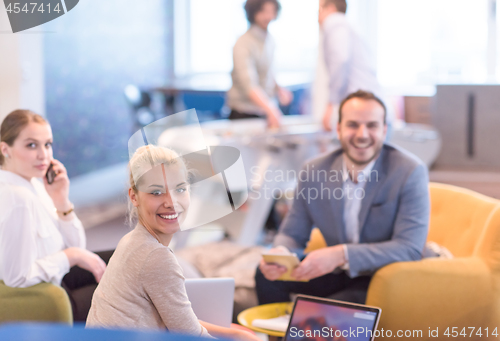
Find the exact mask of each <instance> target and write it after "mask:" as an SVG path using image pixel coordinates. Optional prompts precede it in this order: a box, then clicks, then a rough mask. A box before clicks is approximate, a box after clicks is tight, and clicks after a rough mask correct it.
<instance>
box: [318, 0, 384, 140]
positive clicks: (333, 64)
mask: <svg viewBox="0 0 500 341" xmlns="http://www.w3.org/2000/svg"><path fill="white" fill-rule="evenodd" d="M346 10H347V4H346V1H345V0H320V1H319V15H318V21H319V24H320V26H321V30H322V32H323V54H324V59H325V64H326V69H327V72H328V80H329V82H328V83H329V92H328V104H327V107H326V109H325V112H324V114H323V126H324V128H325V129H326V130H328V131H331V130H332V129H333V128H332V124H333V122H334V121H335V117H334V113H336V112H337V111H338V106H339V104H340V102H341V100H342V99H343V98H345V97H346V96H347V95H348V94H350V93H353V92H356V91H358V90H365V91H369V92H372V93H374V94H375V95H376V96H377V97H380V98H383V96H382V94H381V87H380V85H379V83H378V81H377V77H376V72H375V67H374V66H372V64H373V62H374V61H373V58H372V56H370V55H369V53H368V48H367V46H366V44H365V43H364V42H363V41H362V40H361V38H360V37H359V36H358V34H357V33H356V32H355V31H354V29H353V27H352V26H351V24H350V23H349V22H348V20H347V18H346V16H345V12H346ZM335 116H336V115H335ZM389 121H390V118H389Z"/></svg>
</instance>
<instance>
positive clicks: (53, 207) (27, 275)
mask: <svg viewBox="0 0 500 341" xmlns="http://www.w3.org/2000/svg"><path fill="white" fill-rule="evenodd" d="M51 165H52V166H51ZM0 166H1V169H0V280H1V281H3V282H4V283H5V285H7V286H10V287H17V288H26V287H29V286H32V285H35V284H38V283H41V282H50V283H53V284H55V285H61V286H62V287H63V288H64V289H66V291H67V292H68V295H69V297H70V301H71V305H72V308H73V318H74V320H75V321H85V319H86V317H87V313H88V309H89V308H90V301H91V298H92V293H93V290H94V289H95V286H96V285H97V282H99V280H100V279H101V277H102V275H103V273H104V270H105V269H106V264H105V262H104V261H103V260H102V259H101V258H100V257H99V256H98V255H96V254H95V253H92V252H90V251H87V250H86V249H85V232H84V230H83V226H82V224H81V222H80V220H78V218H77V217H76V215H75V213H74V211H73V209H74V207H73V204H72V203H71V202H70V201H69V198H68V195H69V179H68V175H67V173H66V168H64V166H63V164H62V163H61V162H59V161H57V160H55V159H53V157H52V130H51V128H50V125H49V124H48V122H47V121H46V120H45V119H44V118H43V117H42V116H40V115H37V114H35V113H33V112H32V111H29V110H15V111H13V112H11V113H10V114H9V115H7V117H6V118H5V119H4V121H3V122H2V125H1V127H0ZM49 167H51V168H52V170H53V172H50V171H49V172H50V173H52V174H51V175H52V176H53V179H51V176H47V173H48V170H49ZM48 178H50V180H51V181H50V184H49V181H48ZM40 179H41V181H40ZM52 180H53V181H52ZM109 256H110V255H105V256H104V257H107V258H109ZM73 266H75V267H74V268H72V267H73ZM70 269H71V271H70ZM68 272H69V273H68ZM66 274H67V275H66Z"/></svg>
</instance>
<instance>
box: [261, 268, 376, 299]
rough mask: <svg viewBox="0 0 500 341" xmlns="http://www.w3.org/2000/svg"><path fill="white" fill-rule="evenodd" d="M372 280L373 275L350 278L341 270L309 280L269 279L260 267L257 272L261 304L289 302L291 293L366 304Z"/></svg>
mask: <svg viewBox="0 0 500 341" xmlns="http://www.w3.org/2000/svg"><path fill="white" fill-rule="evenodd" d="M370 280H371V276H360V277H356V278H350V277H349V276H347V274H346V273H345V272H341V273H338V274H333V273H330V274H326V275H324V276H322V277H318V278H315V279H312V280H310V281H309V282H286V281H269V280H267V279H266V278H265V277H264V275H263V274H262V272H261V271H260V270H259V269H258V268H257V272H256V273H255V285H256V290H257V298H258V300H259V304H267V303H276V302H289V301H290V294H291V293H295V294H304V295H311V296H319V297H328V298H333V299H336V300H340V301H346V302H352V303H360V304H364V303H365V301H366V293H367V291H368V285H369V284H370Z"/></svg>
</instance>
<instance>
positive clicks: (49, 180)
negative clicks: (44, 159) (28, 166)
mask: <svg viewBox="0 0 500 341" xmlns="http://www.w3.org/2000/svg"><path fill="white" fill-rule="evenodd" d="M56 175H57V174H56V172H55V171H54V164H53V163H51V164H50V166H49V169H47V174H45V177H46V178H47V183H48V184H49V185H52V183H53V182H54V178H55V177H56Z"/></svg>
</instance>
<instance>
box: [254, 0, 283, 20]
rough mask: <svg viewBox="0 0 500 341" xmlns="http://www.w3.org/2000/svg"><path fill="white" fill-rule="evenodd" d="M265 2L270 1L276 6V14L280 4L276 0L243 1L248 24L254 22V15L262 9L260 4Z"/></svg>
mask: <svg viewBox="0 0 500 341" xmlns="http://www.w3.org/2000/svg"><path fill="white" fill-rule="evenodd" d="M266 2H270V3H272V4H273V5H274V6H275V7H276V14H279V12H280V10H281V5H280V3H279V2H278V0H247V2H246V3H245V12H246V14H247V20H248V21H249V22H250V24H253V23H255V15H256V14H257V13H259V11H260V10H262V6H264V4H265V3H266Z"/></svg>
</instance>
